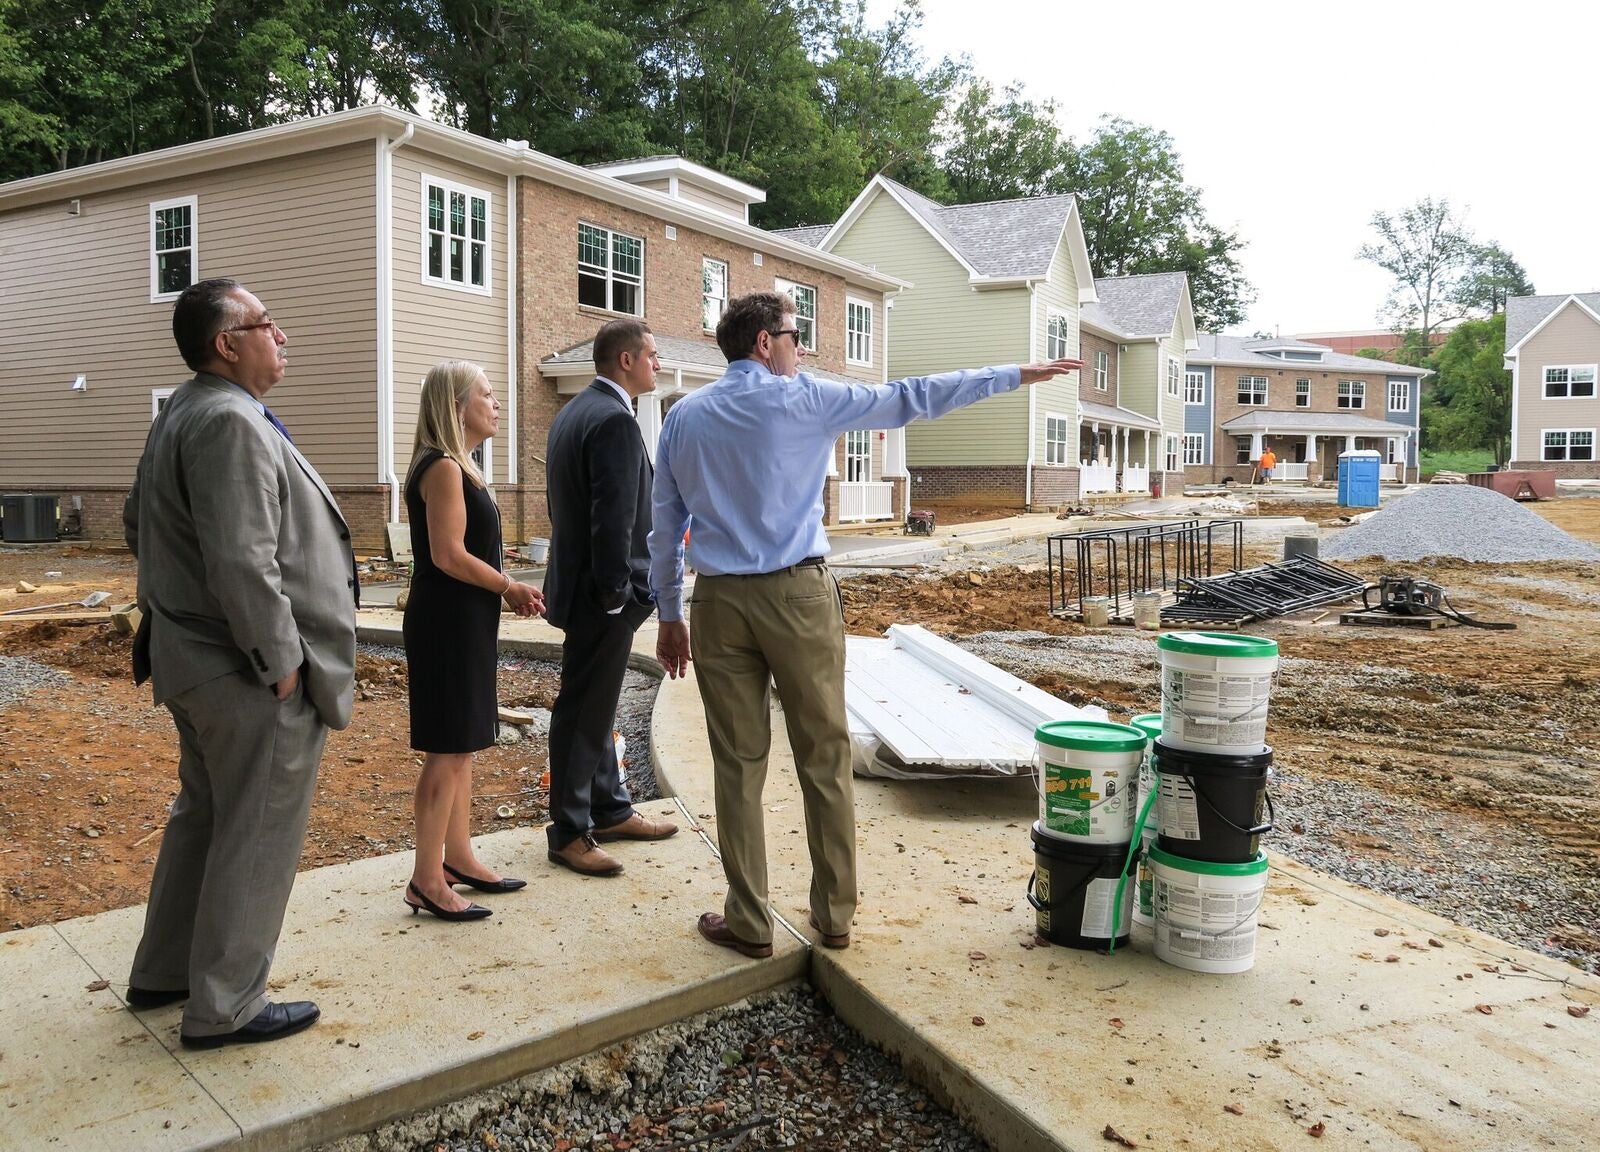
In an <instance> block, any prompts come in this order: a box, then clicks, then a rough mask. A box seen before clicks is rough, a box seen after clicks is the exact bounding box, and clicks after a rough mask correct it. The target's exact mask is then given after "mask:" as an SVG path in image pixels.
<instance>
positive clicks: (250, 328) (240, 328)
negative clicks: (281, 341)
mask: <svg viewBox="0 0 1600 1152" xmlns="http://www.w3.org/2000/svg"><path fill="white" fill-rule="evenodd" d="M257 328H271V329H272V330H273V331H274V332H277V333H280V334H281V333H282V332H283V329H282V328H279V327H278V322H277V321H276V320H272V319H267V320H260V321H257V322H256V323H254V324H240V325H237V326H236V327H233V328H224V329H223V331H224V332H254V331H255V330H256V329H257Z"/></svg>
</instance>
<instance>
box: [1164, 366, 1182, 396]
mask: <svg viewBox="0 0 1600 1152" xmlns="http://www.w3.org/2000/svg"><path fill="white" fill-rule="evenodd" d="M1182 381H1183V364H1182V363H1180V362H1179V360H1178V358H1177V357H1176V356H1168V357H1167V395H1168V396H1182V395H1183V384H1182Z"/></svg>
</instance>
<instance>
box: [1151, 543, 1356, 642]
mask: <svg viewBox="0 0 1600 1152" xmlns="http://www.w3.org/2000/svg"><path fill="white" fill-rule="evenodd" d="M1366 587H1367V582H1366V581H1365V580H1363V579H1362V578H1361V577H1359V576H1357V575H1355V574H1353V573H1350V572H1346V571H1344V570H1343V569H1342V568H1335V567H1334V566H1333V565H1332V564H1324V563H1323V562H1322V561H1320V560H1317V559H1314V558H1312V557H1310V556H1296V557H1295V558H1293V559H1292V560H1276V561H1273V562H1272V563H1269V564H1263V565H1262V566H1261V567H1259V568H1246V569H1244V570H1242V571H1238V572H1224V573H1221V574H1220V575H1216V576H1205V577H1200V578H1195V579H1190V578H1182V579H1180V580H1179V581H1178V599H1177V603H1175V604H1169V605H1167V606H1166V607H1164V608H1162V609H1161V623H1162V624H1163V625H1167V624H1173V625H1179V624H1181V625H1186V626H1192V625H1195V624H1201V623H1209V624H1233V625H1238V624H1243V623H1245V622H1246V621H1249V620H1256V619H1262V618H1269V617H1274V616H1288V615H1290V614H1291V613H1294V612H1303V611H1305V610H1306V609H1308V608H1319V607H1322V606H1323V605H1326V604H1341V603H1343V602H1345V601H1347V600H1354V599H1355V598H1356V597H1357V596H1360V595H1362V594H1363V592H1364V590H1365V589H1366Z"/></svg>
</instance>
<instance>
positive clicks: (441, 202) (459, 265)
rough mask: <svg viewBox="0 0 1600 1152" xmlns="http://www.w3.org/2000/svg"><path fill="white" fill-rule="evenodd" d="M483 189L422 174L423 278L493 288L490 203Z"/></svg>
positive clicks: (467, 287) (445, 285)
mask: <svg viewBox="0 0 1600 1152" xmlns="http://www.w3.org/2000/svg"><path fill="white" fill-rule="evenodd" d="M491 199H492V198H491V196H490V194H489V193H488V192H485V191H483V190H482V189H481V188H469V187H468V186H466V185H465V184H456V183H452V182H451V181H449V180H441V179H439V178H438V177H436V176H423V178H422V282H423V283H424V284H437V285H439V286H440V287H442V288H459V289H462V290H464V291H467V292H481V293H484V294H485V295H487V294H488V292H489V288H490V285H489V205H490V203H491Z"/></svg>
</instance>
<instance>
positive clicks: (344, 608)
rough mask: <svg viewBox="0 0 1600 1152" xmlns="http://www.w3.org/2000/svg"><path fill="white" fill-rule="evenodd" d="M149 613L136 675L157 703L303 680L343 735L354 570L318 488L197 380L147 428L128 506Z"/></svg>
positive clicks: (211, 385)
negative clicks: (214, 682) (240, 678)
mask: <svg viewBox="0 0 1600 1152" xmlns="http://www.w3.org/2000/svg"><path fill="white" fill-rule="evenodd" d="M122 519H123V527H124V529H125V530H126V535H127V540H128V547H129V548H131V549H132V550H133V554H134V557H135V558H136V559H137V560H138V562H139V608H140V610H141V611H142V612H143V613H144V621H143V624H144V625H145V627H142V628H141V636H140V638H139V639H138V640H136V641H135V647H134V664H135V670H136V672H137V670H138V668H139V665H140V662H141V659H144V660H147V661H148V665H147V666H148V669H149V671H150V673H151V676H152V678H153V679H154V688H155V700H156V703H158V704H159V703H162V702H163V701H166V700H169V699H171V698H172V697H174V696H176V695H178V694H180V693H182V692H185V691H187V690H189V689H190V688H193V687H194V686H195V685H197V684H202V683H204V682H206V681H207V680H211V679H214V678H216V677H218V676H223V675H226V674H228V673H230V672H243V673H246V674H248V675H251V676H254V677H255V679H256V680H257V681H258V682H259V683H260V684H262V685H263V687H264V690H265V689H266V688H267V687H269V686H270V685H272V684H275V683H277V682H278V681H279V680H282V679H283V678H284V677H285V676H287V675H289V673H291V672H293V671H294V670H295V669H296V668H302V672H303V675H304V677H305V692H306V695H307V697H308V698H309V699H310V701H311V703H312V704H313V705H314V706H315V708H316V710H317V713H318V714H319V715H320V716H321V717H322V721H323V723H325V724H327V725H328V727H330V728H344V727H345V726H346V725H348V724H349V722H350V708H351V700H352V696H353V692H354V680H355V639H356V637H355V631H356V622H355V600H354V589H355V563H354V556H353V554H352V552H351V546H350V530H349V528H348V527H347V526H346V524H345V521H344V517H343V516H342V515H341V514H340V512H339V506H338V504H337V503H336V502H335V501H334V499H333V495H332V494H331V493H330V492H329V491H328V488H327V486H326V485H325V484H323V482H322V477H320V476H318V475H317V471H316V469H315V468H313V467H312V466H311V465H310V464H309V463H307V462H306V459H305V457H303V456H301V455H300V453H299V452H298V451H297V450H296V449H295V448H294V446H293V445H292V444H290V443H289V442H288V441H287V440H285V439H284V438H283V437H282V436H281V435H279V434H278V431H277V430H276V429H275V428H273V427H272V425H271V424H269V423H268V422H267V419H266V417H265V416H264V415H263V414H262V413H261V412H260V411H259V410H258V409H257V408H256V406H255V405H254V404H253V403H252V402H251V400H250V398H249V396H247V395H246V394H245V393H244V392H243V391H241V390H240V389H239V388H237V387H235V386H234V385H232V384H230V383H228V382H227V381H226V380H223V379H221V378H219V377H216V376H212V375H209V374H207V373H204V372H202V373H200V374H198V375H197V376H195V377H194V379H192V380H188V381H186V382H185V383H183V384H182V385H181V386H179V387H178V388H177V389H176V390H175V391H174V392H173V393H172V396H171V398H170V399H169V400H168V401H167V404H166V407H165V408H163V409H162V412H161V415H160V416H158V417H157V418H156V421H155V423H154V424H153V425H152V426H151V429H150V436H149V439H148V440H146V442H145V450H144V456H143V457H142V458H141V459H140V461H139V471H138V476H137V478H136V479H135V481H134V485H133V490H132V491H131V492H129V494H128V500H127V503H126V504H125V505H124V506H123V513H122Z"/></svg>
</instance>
